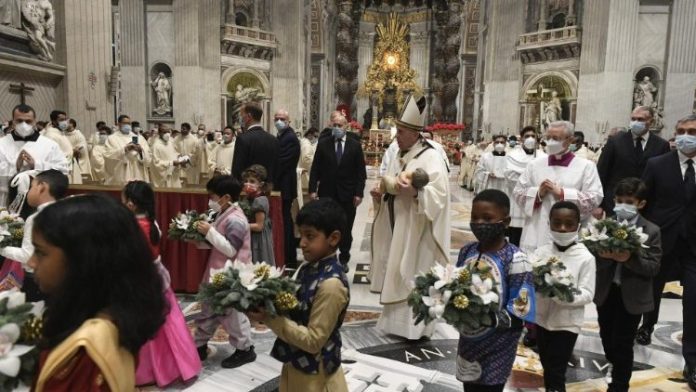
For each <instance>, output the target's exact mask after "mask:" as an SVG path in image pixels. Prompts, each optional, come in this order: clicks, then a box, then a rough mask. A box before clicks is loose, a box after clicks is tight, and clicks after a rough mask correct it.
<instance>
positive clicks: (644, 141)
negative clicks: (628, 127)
mask: <svg viewBox="0 0 696 392" xmlns="http://www.w3.org/2000/svg"><path fill="white" fill-rule="evenodd" d="M631 136H633V140H638V138H639V137H642V138H643V143H647V142H648V139H649V138H650V131H648V132H645V134H643V135H642V136H634V135H631Z"/></svg>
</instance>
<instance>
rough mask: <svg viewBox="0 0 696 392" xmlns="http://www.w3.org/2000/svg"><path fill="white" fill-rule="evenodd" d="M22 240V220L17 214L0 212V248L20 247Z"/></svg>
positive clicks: (5, 211)
mask: <svg viewBox="0 0 696 392" xmlns="http://www.w3.org/2000/svg"><path fill="white" fill-rule="evenodd" d="M23 238H24V220H23V219H22V218H20V217H19V215H17V214H12V213H9V212H7V210H0V248H5V247H8V246H12V247H21V246H22V239H23Z"/></svg>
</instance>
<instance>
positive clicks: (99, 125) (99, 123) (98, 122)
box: [96, 120, 106, 129]
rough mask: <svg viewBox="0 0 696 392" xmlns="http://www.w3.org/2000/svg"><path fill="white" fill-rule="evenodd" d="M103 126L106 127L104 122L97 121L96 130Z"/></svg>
mask: <svg viewBox="0 0 696 392" xmlns="http://www.w3.org/2000/svg"><path fill="white" fill-rule="evenodd" d="M104 125H106V123H105V122H104V121H101V120H100V121H97V125H96V128H97V129H100V128H101V127H103V126H104Z"/></svg>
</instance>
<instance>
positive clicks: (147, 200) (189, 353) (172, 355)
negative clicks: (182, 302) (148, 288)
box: [121, 181, 201, 388]
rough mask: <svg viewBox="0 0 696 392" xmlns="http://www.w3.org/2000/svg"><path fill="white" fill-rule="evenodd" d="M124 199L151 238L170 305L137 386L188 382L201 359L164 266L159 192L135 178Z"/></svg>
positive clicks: (147, 348) (142, 360) (147, 349)
mask: <svg viewBox="0 0 696 392" xmlns="http://www.w3.org/2000/svg"><path fill="white" fill-rule="evenodd" d="M121 201H122V202H123V204H125V205H126V207H127V208H128V209H129V210H131V211H132V212H133V213H134V214H135V217H136V218H137V220H138V224H139V225H140V228H141V229H142V231H143V233H144V234H145V236H146V238H148V240H149V241H148V242H149V244H150V250H151V251H152V259H153V260H154V263H155V265H156V266H157V269H158V271H159V273H160V276H161V277H162V282H163V289H164V298H165V300H166V301H167V303H168V304H169V313H168V314H167V319H166V321H165V322H164V325H162V328H160V329H159V331H158V332H157V335H155V337H154V338H153V339H152V340H150V341H149V342H147V343H146V344H145V345H144V346H143V348H141V349H140V355H139V357H138V369H137V371H136V374H135V382H136V384H137V385H148V384H154V383H156V384H157V386H159V387H160V388H164V387H165V386H167V385H169V384H171V383H173V382H174V381H176V380H182V381H188V380H190V379H192V378H194V377H196V376H197V375H198V372H200V370H201V360H200V359H199V358H198V351H196V345H195V344H194V343H193V337H191V333H190V332H189V330H188V328H187V327H186V320H185V319H184V314H183V313H181V309H179V303H178V302H177V300H176V296H175V295H174V292H173V291H172V289H171V287H170V286H169V283H170V279H169V271H167V269H166V268H165V267H164V265H162V261H161V258H160V250H159V249H160V247H159V243H160V230H159V227H157V223H156V222H155V192H154V191H153V190H152V187H151V186H150V184H148V183H146V182H143V181H131V182H129V183H128V184H126V186H125V187H124V188H123V193H122V194H121Z"/></svg>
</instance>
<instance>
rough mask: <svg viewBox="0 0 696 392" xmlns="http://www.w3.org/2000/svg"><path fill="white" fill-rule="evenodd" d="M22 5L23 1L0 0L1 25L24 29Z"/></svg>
mask: <svg viewBox="0 0 696 392" xmlns="http://www.w3.org/2000/svg"><path fill="white" fill-rule="evenodd" d="M21 3H22V1H21V0H0V25H4V26H9V27H14V28H16V29H21V28H22V4H21Z"/></svg>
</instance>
